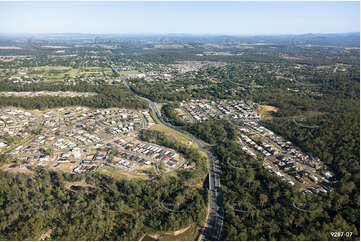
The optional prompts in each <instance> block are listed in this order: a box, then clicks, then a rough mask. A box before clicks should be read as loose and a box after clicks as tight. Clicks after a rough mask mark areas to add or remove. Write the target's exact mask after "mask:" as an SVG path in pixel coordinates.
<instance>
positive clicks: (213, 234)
mask: <svg viewBox="0 0 361 242" xmlns="http://www.w3.org/2000/svg"><path fill="white" fill-rule="evenodd" d="M111 67H112V69H113V71H116V70H115V68H113V66H111ZM116 72H117V71H116ZM118 74H119V73H118ZM120 78H121V79H122V81H123V83H124V85H125V86H126V87H127V88H128V89H129V90H130V92H132V93H133V94H135V95H136V96H138V97H139V98H141V99H143V100H145V101H146V102H148V103H149V106H150V108H151V109H152V110H153V112H154V114H155V118H156V121H158V122H159V123H162V124H163V125H165V126H166V127H168V128H170V129H172V130H174V131H176V132H178V133H182V134H183V135H185V136H187V137H188V138H190V139H192V140H193V141H194V142H195V143H196V144H197V145H198V149H199V150H200V151H202V152H204V153H205V154H206V155H207V156H208V160H209V176H208V177H209V192H210V206H209V210H208V217H207V218H208V219H207V223H206V227H205V228H204V230H203V233H202V236H201V240H220V237H221V233H222V226H223V217H224V210H223V205H222V203H223V197H222V191H221V183H220V176H219V169H218V168H219V166H218V160H216V158H215V157H214V155H213V152H212V150H213V148H214V147H213V146H211V145H209V144H207V143H206V142H204V141H202V140H200V139H198V138H196V137H195V136H194V135H192V134H190V133H188V132H187V131H184V130H182V129H180V128H178V127H175V126H173V125H171V124H169V123H167V122H165V121H164V120H163V119H162V116H161V113H160V111H159V110H158V108H157V105H156V103H155V102H153V101H151V100H150V99H148V98H145V97H143V96H141V95H139V94H138V93H137V92H135V91H134V90H133V89H132V88H131V87H130V86H129V84H128V82H127V80H126V78H125V77H124V76H120Z"/></svg>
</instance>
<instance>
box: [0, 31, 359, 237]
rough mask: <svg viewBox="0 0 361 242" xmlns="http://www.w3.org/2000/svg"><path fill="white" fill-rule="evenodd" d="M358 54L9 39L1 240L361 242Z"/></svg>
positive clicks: (336, 42)
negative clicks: (360, 231) (360, 222)
mask: <svg viewBox="0 0 361 242" xmlns="http://www.w3.org/2000/svg"><path fill="white" fill-rule="evenodd" d="M359 54H360V52H359V33H350V34H317V35H316V34H315V35H297V36H291V35H285V36H253V37H252V36H226V37H225V36H208V35H205V36H198V35H196V36H193V35H168V36H167V37H164V36H163V37H162V36H158V35H157V36H153V35H149V36H147V35H145V36H138V35H134V36H133V35H92V34H64V35H62V34H59V35H58V34H49V35H48V34H44V35H36V36H35V37H32V36H28V35H5V36H3V35H0V187H2V188H1V189H0V240H143V241H148V240H168V241H172V240H190V241H193V240H202V241H210V240H212V241H213V240H230V241H233V240H242V241H243V240H244V241H246V240H254V241H257V240H296V241H298V240H302V241H303V240H334V239H335V238H336V237H337V238H339V239H342V240H350V239H352V240H357V239H359V216H358V215H357V214H359V184H358V183H359V175H358V174H359V157H358V156H359ZM337 231H344V234H342V236H341V234H337V233H336V232H337ZM341 237H342V238H341Z"/></svg>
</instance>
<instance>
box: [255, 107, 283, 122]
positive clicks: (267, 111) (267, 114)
mask: <svg viewBox="0 0 361 242" xmlns="http://www.w3.org/2000/svg"><path fill="white" fill-rule="evenodd" d="M277 111H278V108H276V107H273V106H269V105H258V107H257V112H258V113H259V114H261V117H262V119H266V120H267V119H268V120H269V119H272V112H277Z"/></svg>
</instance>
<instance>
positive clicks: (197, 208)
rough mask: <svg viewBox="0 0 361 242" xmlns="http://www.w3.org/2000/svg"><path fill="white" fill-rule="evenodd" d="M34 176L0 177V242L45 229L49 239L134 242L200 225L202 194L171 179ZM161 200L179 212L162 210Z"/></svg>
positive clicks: (31, 235) (36, 234)
mask: <svg viewBox="0 0 361 242" xmlns="http://www.w3.org/2000/svg"><path fill="white" fill-rule="evenodd" d="M1 162H5V161H4V157H2V158H1ZM36 173H37V176H36V179H31V178H30V177H28V176H26V175H16V176H13V175H10V174H9V173H7V172H2V171H1V172H0V185H1V190H0V206H1V210H0V215H1V216H0V239H1V240H38V238H39V237H40V236H41V235H42V234H44V233H45V232H46V231H48V230H49V229H51V228H52V229H53V231H52V233H51V235H50V239H51V240H138V239H139V238H140V237H141V236H142V235H143V234H144V233H145V232H150V233H157V232H162V231H174V230H178V229H181V228H184V227H187V226H189V225H190V224H193V223H196V224H200V223H201V222H202V221H203V220H204V218H205V215H206V214H205V213H206V209H205V206H206V204H207V203H206V199H207V193H204V190H203V189H198V188H194V187H189V186H187V185H185V183H184V182H183V181H182V180H180V179H178V178H175V177H167V178H162V179H161V180H159V181H157V182H153V181H149V180H140V179H137V180H114V179H113V178H111V177H109V176H105V175H101V174H100V173H93V174H90V175H74V174H69V173H60V172H52V171H50V172H49V171H46V170H44V169H37V170H36ZM84 179H85V182H86V184H90V185H92V186H94V187H90V186H89V187H79V186H77V187H74V189H76V190H75V192H74V191H71V190H68V189H66V186H67V184H68V183H69V182H76V181H82V180H84ZM162 201H163V202H164V203H175V204H177V206H178V208H176V207H175V209H179V210H180V211H184V212H179V213H176V212H172V211H168V210H166V209H162V208H161V207H160V206H159V203H160V202H162Z"/></svg>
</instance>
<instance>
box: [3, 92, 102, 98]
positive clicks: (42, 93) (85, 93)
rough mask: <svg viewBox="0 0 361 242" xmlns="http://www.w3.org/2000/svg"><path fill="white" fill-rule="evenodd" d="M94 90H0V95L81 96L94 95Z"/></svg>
mask: <svg viewBox="0 0 361 242" xmlns="http://www.w3.org/2000/svg"><path fill="white" fill-rule="evenodd" d="M94 95H97V93H95V92H70V91H68V92H50V91H41V92H0V96H6V97H8V96H21V97H37V96H58V97H81V96H94Z"/></svg>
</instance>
